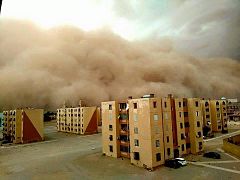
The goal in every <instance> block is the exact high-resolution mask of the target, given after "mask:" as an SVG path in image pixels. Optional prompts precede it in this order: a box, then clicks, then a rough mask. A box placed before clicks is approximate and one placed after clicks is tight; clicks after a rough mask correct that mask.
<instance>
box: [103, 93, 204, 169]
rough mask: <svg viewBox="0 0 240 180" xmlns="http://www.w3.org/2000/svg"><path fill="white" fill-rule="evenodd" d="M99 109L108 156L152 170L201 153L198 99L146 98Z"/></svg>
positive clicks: (105, 151) (104, 103)
mask: <svg viewBox="0 0 240 180" xmlns="http://www.w3.org/2000/svg"><path fill="white" fill-rule="evenodd" d="M101 109H102V138H103V139H102V141H103V154H105V155H107V156H112V157H116V158H117V157H126V158H129V159H130V160H131V163H132V164H134V165H137V166H140V167H145V168H150V169H152V168H154V167H156V166H159V165H161V164H163V163H164V162H165V160H166V159H172V158H174V157H179V156H182V155H184V154H188V153H193V154H197V153H199V152H201V151H202V150H203V138H202V123H201V121H202V119H201V118H202V113H201V104H200V99H197V98H195V99H186V98H178V99H174V98H173V97H172V95H169V96H168V97H166V98H154V97H153V96H151V97H148V96H145V97H143V98H139V99H128V100H127V101H125V102H117V101H109V102H102V105H101ZM146 152H147V153H146Z"/></svg>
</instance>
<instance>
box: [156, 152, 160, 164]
mask: <svg viewBox="0 0 240 180" xmlns="http://www.w3.org/2000/svg"><path fill="white" fill-rule="evenodd" d="M156 161H157V162H158V161H161V153H157V154H156Z"/></svg>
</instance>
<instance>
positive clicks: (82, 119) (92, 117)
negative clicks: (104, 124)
mask: <svg viewBox="0 0 240 180" xmlns="http://www.w3.org/2000/svg"><path fill="white" fill-rule="evenodd" d="M98 119H99V118H98V114H97V107H95V106H94V107H75V108H66V107H65V108H60V109H57V129H58V131H61V132H67V133H74V134H82V135H85V134H94V133H97V128H98Z"/></svg>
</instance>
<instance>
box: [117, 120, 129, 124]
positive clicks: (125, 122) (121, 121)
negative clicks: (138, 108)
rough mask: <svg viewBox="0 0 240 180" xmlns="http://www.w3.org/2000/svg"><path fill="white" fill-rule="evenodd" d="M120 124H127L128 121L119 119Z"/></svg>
mask: <svg viewBox="0 0 240 180" xmlns="http://www.w3.org/2000/svg"><path fill="white" fill-rule="evenodd" d="M119 122H120V124H129V120H128V119H119Z"/></svg>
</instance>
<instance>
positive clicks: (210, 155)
mask: <svg viewBox="0 0 240 180" xmlns="http://www.w3.org/2000/svg"><path fill="white" fill-rule="evenodd" d="M203 157H207V158H213V159H221V155H220V154H219V153H217V152H207V153H204V154H203Z"/></svg>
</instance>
